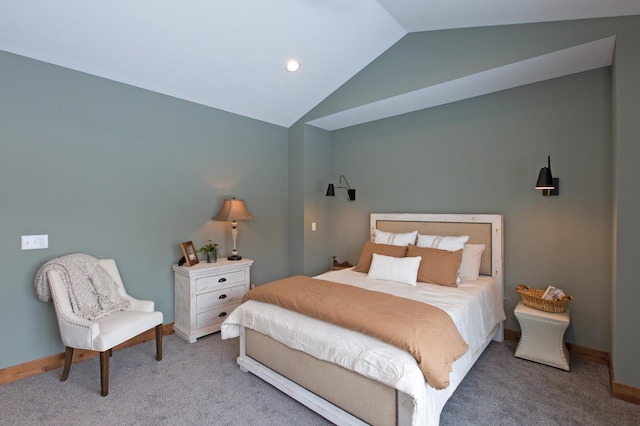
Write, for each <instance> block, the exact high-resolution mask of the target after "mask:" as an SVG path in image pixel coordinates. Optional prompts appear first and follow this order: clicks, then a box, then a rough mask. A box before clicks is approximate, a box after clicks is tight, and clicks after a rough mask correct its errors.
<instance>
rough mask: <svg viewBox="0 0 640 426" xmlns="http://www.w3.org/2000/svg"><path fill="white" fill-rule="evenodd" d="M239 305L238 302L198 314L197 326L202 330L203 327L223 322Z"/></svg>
mask: <svg viewBox="0 0 640 426" xmlns="http://www.w3.org/2000/svg"><path fill="white" fill-rule="evenodd" d="M238 306H239V304H238V303H234V304H231V305H223V306H220V307H218V308H216V309H212V310H210V311H206V312H202V313H200V314H198V315H196V328H197V329H198V330H201V329H203V328H206V327H211V326H213V325H216V324H220V323H222V321H224V320H225V318H227V316H229V314H230V313H231V312H232V311H233V310H234V309H235V308H237V307H238Z"/></svg>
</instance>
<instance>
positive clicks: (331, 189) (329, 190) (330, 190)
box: [325, 183, 336, 197]
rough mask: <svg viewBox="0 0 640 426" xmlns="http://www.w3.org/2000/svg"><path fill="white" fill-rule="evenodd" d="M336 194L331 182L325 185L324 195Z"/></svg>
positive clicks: (333, 195) (332, 195)
mask: <svg viewBox="0 0 640 426" xmlns="http://www.w3.org/2000/svg"><path fill="white" fill-rule="evenodd" d="M335 195H336V190H335V189H334V187H333V184H332V183H330V184H329V186H328V187H327V193H326V194H325V197H335Z"/></svg>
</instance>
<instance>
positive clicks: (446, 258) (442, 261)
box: [407, 244, 462, 287]
mask: <svg viewBox="0 0 640 426" xmlns="http://www.w3.org/2000/svg"><path fill="white" fill-rule="evenodd" d="M416 256H420V257H422V261H421V262H420V268H418V281H420V282H423V283H431V284H439V285H446V286H449V287H457V284H456V280H457V278H458V270H459V269H460V262H461V261H462V250H457V251H448V250H440V249H434V248H430V247H416V246H414V245H413V244H409V246H408V248H407V257H416Z"/></svg>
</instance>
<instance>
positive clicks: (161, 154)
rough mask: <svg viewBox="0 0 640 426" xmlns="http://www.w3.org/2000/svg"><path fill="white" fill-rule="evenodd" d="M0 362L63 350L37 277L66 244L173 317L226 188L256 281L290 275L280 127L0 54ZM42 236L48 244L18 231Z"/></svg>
mask: <svg viewBox="0 0 640 426" xmlns="http://www.w3.org/2000/svg"><path fill="white" fill-rule="evenodd" d="M0 93H1V95H0V203H1V204H0V218H1V221H0V224H1V226H0V323H1V324H3V326H2V327H0V335H1V336H0V341H2V345H0V368H4V367H8V366H12V365H16V364H20V363H24V362H27V361H30V360H34V359H39V358H42V357H45V356H49V355H53V354H57V353H60V352H62V351H63V350H64V347H63V346H62V344H61V342H60V337H59V334H58V328H57V323H56V319H55V314H54V311H53V306H52V305H51V304H49V303H43V302H40V301H38V300H37V298H36V294H35V291H34V286H33V278H34V274H35V272H36V270H37V268H38V267H39V266H40V265H41V264H42V263H43V262H44V261H46V260H48V259H50V258H53V257H57V256H60V255H63V254H67V253H72V252H86V253H89V254H92V255H94V256H96V257H112V258H115V259H116V260H117V263H118V267H119V269H120V271H121V274H122V276H123V279H124V280H125V283H126V285H127V287H128V290H129V291H130V293H131V294H133V295H134V296H137V297H141V298H149V299H153V300H155V301H156V306H157V308H158V309H160V310H161V311H162V312H163V313H164V322H165V323H171V322H173V293H174V292H173V275H172V271H171V264H172V263H174V262H176V261H177V259H178V258H179V257H180V256H181V254H180V248H179V243H180V242H182V241H186V240H192V241H193V242H194V244H195V245H196V247H199V246H201V245H202V244H203V243H204V242H206V240H207V239H209V238H211V239H213V240H214V241H216V242H218V243H220V244H221V245H222V247H223V250H224V252H225V253H226V252H229V251H230V246H231V241H230V236H229V235H230V233H229V231H230V226H229V225H228V224H227V223H223V222H213V221H211V218H212V217H213V216H214V215H215V214H216V212H217V210H218V209H219V208H220V206H221V205H222V200H223V199H224V198H226V197H230V196H236V197H238V198H243V199H244V200H245V202H246V204H247V207H248V208H249V210H250V212H251V213H252V214H253V215H254V216H255V218H256V220H255V221H249V222H242V223H241V224H240V226H239V228H240V229H239V231H240V232H239V240H238V248H239V251H240V254H241V255H243V256H245V257H249V258H254V259H255V261H256V263H255V265H254V268H253V269H252V281H253V282H254V283H257V284H261V283H264V282H268V281H271V280H273V279H277V278H281V277H283V276H285V275H286V274H287V240H286V238H287V213H288V211H287V204H288V194H287V191H286V190H283V191H280V190H274V188H286V186H287V183H288V164H287V157H288V155H287V150H288V135H287V129H285V128H282V127H278V126H274V125H270V124H266V123H263V122H260V121H256V120H252V119H249V118H245V117H241V116H237V115H233V114H228V113H224V112H221V111H217V110H214V109H211V108H206V107H203V106H199V105H196V104H193V103H189V102H184V101H180V100H177V99H175V98H171V97H168V96H162V95H159V94H156V93H152V92H149V91H144V90H140V89H136V88H133V87H130V86H126V85H123V84H118V83H115V82H112V81H108V80H105V79H101V78H97V77H92V76H89V75H86V74H82V73H78V72H74V71H70V70H68V69H64V68H60V67H56V66H53V65H48V64H45V63H42V62H38V61H34V60H30V59H26V58H23V57H20V56H16V55H12V54H9V53H5V52H0ZM28 234H48V235H49V248H48V249H46V250H33V251H21V250H20V236H21V235H28Z"/></svg>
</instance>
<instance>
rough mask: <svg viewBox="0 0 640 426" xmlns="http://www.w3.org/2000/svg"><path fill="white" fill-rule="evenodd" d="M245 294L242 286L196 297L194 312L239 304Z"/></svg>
mask: <svg viewBox="0 0 640 426" xmlns="http://www.w3.org/2000/svg"><path fill="white" fill-rule="evenodd" d="M244 293H245V287H244V284H240V285H236V286H234V287H231V288H223V289H221V290H216V291H210V292H209V293H205V294H199V295H198V296H196V312H202V311H204V310H206V309H209V308H212V307H214V306H216V305H226V304H229V303H240V301H241V300H242V297H243V296H244Z"/></svg>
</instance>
